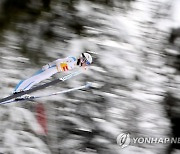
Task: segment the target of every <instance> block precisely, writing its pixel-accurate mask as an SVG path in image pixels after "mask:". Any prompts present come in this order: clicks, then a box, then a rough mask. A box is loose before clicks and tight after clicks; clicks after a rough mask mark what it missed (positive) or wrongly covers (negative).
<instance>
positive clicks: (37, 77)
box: [14, 57, 77, 93]
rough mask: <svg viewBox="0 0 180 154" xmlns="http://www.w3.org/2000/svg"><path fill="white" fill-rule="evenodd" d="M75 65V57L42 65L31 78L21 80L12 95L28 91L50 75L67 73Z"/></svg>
mask: <svg viewBox="0 0 180 154" xmlns="http://www.w3.org/2000/svg"><path fill="white" fill-rule="evenodd" d="M76 64H77V60H76V58H75V57H67V58H64V59H57V60H55V61H53V62H51V63H48V64H47V65H44V66H43V67H42V69H40V70H39V71H37V72H36V73H35V74H34V75H33V76H32V77H30V78H28V79H26V80H21V81H20V82H19V84H17V86H16V88H15V89H14V93H16V92H20V91H25V90H29V89H30V88H31V87H32V86H34V85H35V84H38V83H39V82H41V81H43V80H46V79H48V78H49V77H51V76H52V75H54V74H56V73H58V72H63V71H68V70H71V69H73V68H74V67H75V66H76Z"/></svg>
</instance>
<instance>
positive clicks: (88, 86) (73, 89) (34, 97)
mask: <svg viewBox="0 0 180 154" xmlns="http://www.w3.org/2000/svg"><path fill="white" fill-rule="evenodd" d="M90 87H91V83H86V84H85V85H83V86H79V87H75V88H71V89H67V90H63V91H58V92H54V93H51V94H45V95H40V96H31V97H27V98H26V97H25V98H18V99H16V98H15V99H12V100H8V101H5V102H2V103H0V105H3V104H9V103H13V102H20V101H34V100H36V99H40V98H44V97H50V96H54V95H59V94H65V93H69V92H72V91H76V90H82V89H86V88H90Z"/></svg>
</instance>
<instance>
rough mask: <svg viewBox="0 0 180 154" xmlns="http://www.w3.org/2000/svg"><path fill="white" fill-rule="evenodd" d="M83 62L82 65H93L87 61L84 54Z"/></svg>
mask: <svg viewBox="0 0 180 154" xmlns="http://www.w3.org/2000/svg"><path fill="white" fill-rule="evenodd" d="M82 57H83V61H82V63H84V62H85V63H86V65H90V64H91V63H90V62H89V61H88V60H87V59H86V57H85V55H84V54H83V53H82Z"/></svg>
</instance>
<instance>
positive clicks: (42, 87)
mask: <svg viewBox="0 0 180 154" xmlns="http://www.w3.org/2000/svg"><path fill="white" fill-rule="evenodd" d="M81 73H82V71H76V72H73V73H70V74H68V75H66V76H64V77H61V78H58V79H55V80H53V81H50V82H48V83H45V84H42V85H39V86H36V87H34V88H31V89H29V90H26V91H22V92H19V93H17V94H13V95H10V96H8V97H5V98H3V99H1V100H0V104H1V103H3V102H6V101H9V100H11V99H14V98H17V97H20V96H23V95H25V94H30V93H32V92H35V91H38V90H41V89H44V88H46V87H49V86H51V85H54V84H57V83H59V82H63V81H66V80H68V79H70V78H72V77H75V76H77V75H79V74H81Z"/></svg>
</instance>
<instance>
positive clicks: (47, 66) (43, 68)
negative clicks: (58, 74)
mask: <svg viewBox="0 0 180 154" xmlns="http://www.w3.org/2000/svg"><path fill="white" fill-rule="evenodd" d="M49 67H50V66H49V64H47V65H44V66H43V67H42V70H43V71H45V70H47V69H48V68H49Z"/></svg>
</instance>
